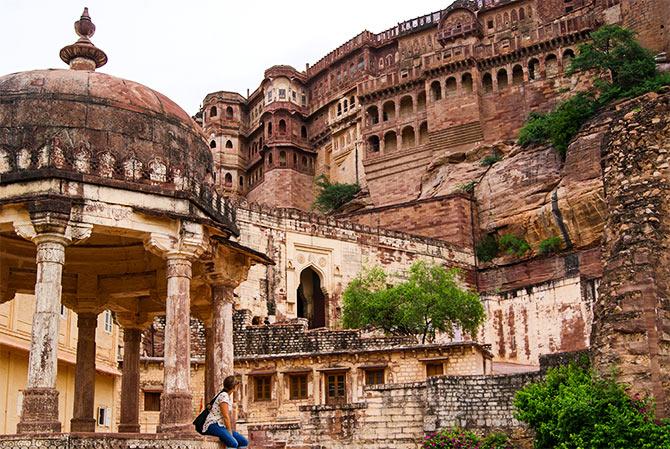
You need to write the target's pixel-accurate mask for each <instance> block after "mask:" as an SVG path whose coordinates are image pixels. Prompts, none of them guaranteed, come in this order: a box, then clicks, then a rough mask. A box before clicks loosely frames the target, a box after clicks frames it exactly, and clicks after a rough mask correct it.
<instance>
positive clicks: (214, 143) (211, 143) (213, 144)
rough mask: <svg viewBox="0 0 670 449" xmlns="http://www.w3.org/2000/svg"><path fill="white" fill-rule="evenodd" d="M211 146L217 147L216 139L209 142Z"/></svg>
mask: <svg viewBox="0 0 670 449" xmlns="http://www.w3.org/2000/svg"><path fill="white" fill-rule="evenodd" d="M209 147H210V148H216V140H212V141H211V142H209Z"/></svg>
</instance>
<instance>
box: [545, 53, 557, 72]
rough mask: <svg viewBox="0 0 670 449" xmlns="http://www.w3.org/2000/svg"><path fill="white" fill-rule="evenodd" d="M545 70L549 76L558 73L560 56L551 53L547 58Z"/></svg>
mask: <svg viewBox="0 0 670 449" xmlns="http://www.w3.org/2000/svg"><path fill="white" fill-rule="evenodd" d="M544 71H545V72H546V73H547V78H549V77H551V76H556V75H558V58H557V57H556V55H555V54H553V53H550V54H548V55H547V57H546V58H545V60H544Z"/></svg>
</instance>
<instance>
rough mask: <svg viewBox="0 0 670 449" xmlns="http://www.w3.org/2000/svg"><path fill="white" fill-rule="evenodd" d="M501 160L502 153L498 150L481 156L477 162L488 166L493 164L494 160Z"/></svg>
mask: <svg viewBox="0 0 670 449" xmlns="http://www.w3.org/2000/svg"><path fill="white" fill-rule="evenodd" d="M501 160H502V155H501V154H500V153H498V152H493V153H491V154H489V155H488V156H486V157H484V158H482V160H481V161H479V163H480V164H481V165H482V166H484V167H490V166H491V165H493V164H495V163H496V162H499V161H501Z"/></svg>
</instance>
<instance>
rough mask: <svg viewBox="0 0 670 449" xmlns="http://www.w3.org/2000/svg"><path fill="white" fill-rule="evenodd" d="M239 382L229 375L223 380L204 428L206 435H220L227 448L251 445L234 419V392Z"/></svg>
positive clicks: (240, 448)
mask: <svg viewBox="0 0 670 449" xmlns="http://www.w3.org/2000/svg"><path fill="white" fill-rule="evenodd" d="M238 385H239V382H238V381H237V379H235V376H228V377H226V379H225V380H224V381H223V391H222V392H221V393H219V395H218V396H217V397H216V399H215V400H214V403H213V404H212V408H211V410H210V411H209V415H207V419H206V420H205V424H203V426H202V429H203V433H204V434H205V435H212V436H215V437H219V439H220V440H221V441H222V442H223V444H225V445H226V447H227V448H233V449H237V448H239V449H243V448H246V447H247V446H249V442H248V441H247V439H246V438H244V437H243V436H242V435H240V434H239V433H237V432H236V431H235V424H236V423H235V420H234V419H233V393H234V392H235V390H236V389H237V386H238Z"/></svg>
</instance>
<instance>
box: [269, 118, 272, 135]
mask: <svg viewBox="0 0 670 449" xmlns="http://www.w3.org/2000/svg"><path fill="white" fill-rule="evenodd" d="M271 135H272V122H269V123H268V137H270V136H271Z"/></svg>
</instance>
